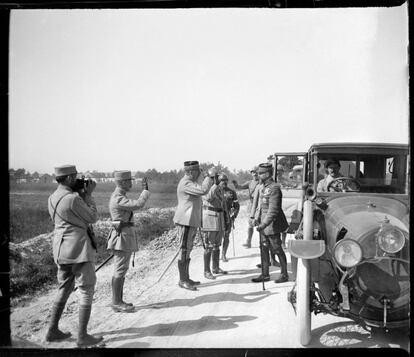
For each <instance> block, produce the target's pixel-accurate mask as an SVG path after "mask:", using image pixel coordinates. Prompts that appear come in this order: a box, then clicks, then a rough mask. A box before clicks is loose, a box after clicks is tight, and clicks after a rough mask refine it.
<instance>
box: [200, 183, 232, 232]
mask: <svg viewBox="0 0 414 357" xmlns="http://www.w3.org/2000/svg"><path fill="white" fill-rule="evenodd" d="M226 218H227V216H226V211H225V205H224V192H223V189H222V188H221V187H220V186H218V185H216V184H214V185H213V186H212V187H211V188H210V191H209V192H208V193H207V194H206V195H205V196H203V225H202V230H203V231H224V230H225V228H226V227H225V222H227V221H226Z"/></svg>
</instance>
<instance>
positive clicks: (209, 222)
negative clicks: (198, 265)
mask: <svg viewBox="0 0 414 357" xmlns="http://www.w3.org/2000/svg"><path fill="white" fill-rule="evenodd" d="M229 218H230V217H229V216H228V215H227V211H226V210H225V203H224V191H223V188H222V187H221V186H220V185H219V179H218V177H217V176H216V177H215V182H214V185H213V186H211V188H210V190H209V192H208V193H207V194H206V195H205V196H203V225H202V228H201V230H202V237H203V246H204V276H205V277H206V278H207V279H215V276H214V275H213V274H211V270H210V260H212V262H213V264H212V265H213V273H214V274H227V272H226V271H224V270H222V269H221V268H220V267H219V258H220V246H221V241H222V238H223V235H224V231H225V229H226V226H227V225H229Z"/></svg>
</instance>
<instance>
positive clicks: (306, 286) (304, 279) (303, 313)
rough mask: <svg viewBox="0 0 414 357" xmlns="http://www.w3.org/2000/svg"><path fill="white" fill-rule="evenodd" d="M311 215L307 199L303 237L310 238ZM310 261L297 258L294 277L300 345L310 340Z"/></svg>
mask: <svg viewBox="0 0 414 357" xmlns="http://www.w3.org/2000/svg"><path fill="white" fill-rule="evenodd" d="M312 235H313V216H312V202H311V201H309V200H307V201H305V202H304V204H303V239H304V240H312ZM309 296H310V261H309V260H307V259H298V267H297V278H296V303H297V305H296V306H297V320H298V326H299V340H300V343H301V344H302V345H304V346H305V345H308V344H309V342H310V340H311V314H310V299H309Z"/></svg>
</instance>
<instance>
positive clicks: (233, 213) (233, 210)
mask: <svg viewBox="0 0 414 357" xmlns="http://www.w3.org/2000/svg"><path fill="white" fill-rule="evenodd" d="M218 179H219V182H220V186H221V187H222V189H223V192H224V203H225V209H226V212H227V213H228V215H229V224H228V225H227V227H226V230H225V231H224V237H223V247H222V251H221V260H222V261H223V262H227V261H228V260H227V257H226V253H227V248H228V247H229V242H230V239H229V237H230V233H231V230H232V228H233V226H234V221H235V219H236V217H237V215H238V214H239V210H240V204H239V200H238V198H237V193H236V192H235V191H233V190H232V189H231V188H230V187H229V186H228V182H229V179H228V177H227V176H226V175H225V174H221V175H220V176H219V178H218Z"/></svg>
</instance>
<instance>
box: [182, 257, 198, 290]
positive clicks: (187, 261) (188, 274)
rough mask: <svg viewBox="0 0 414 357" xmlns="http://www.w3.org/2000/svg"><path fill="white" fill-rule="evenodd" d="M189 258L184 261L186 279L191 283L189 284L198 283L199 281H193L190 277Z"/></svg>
mask: <svg viewBox="0 0 414 357" xmlns="http://www.w3.org/2000/svg"><path fill="white" fill-rule="evenodd" d="M190 260H191V259H190V258H188V259H187V260H186V261H185V274H186V276H187V281H188V282H189V283H190V284H191V285H200V282H199V281H194V280H191V279H190Z"/></svg>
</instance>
